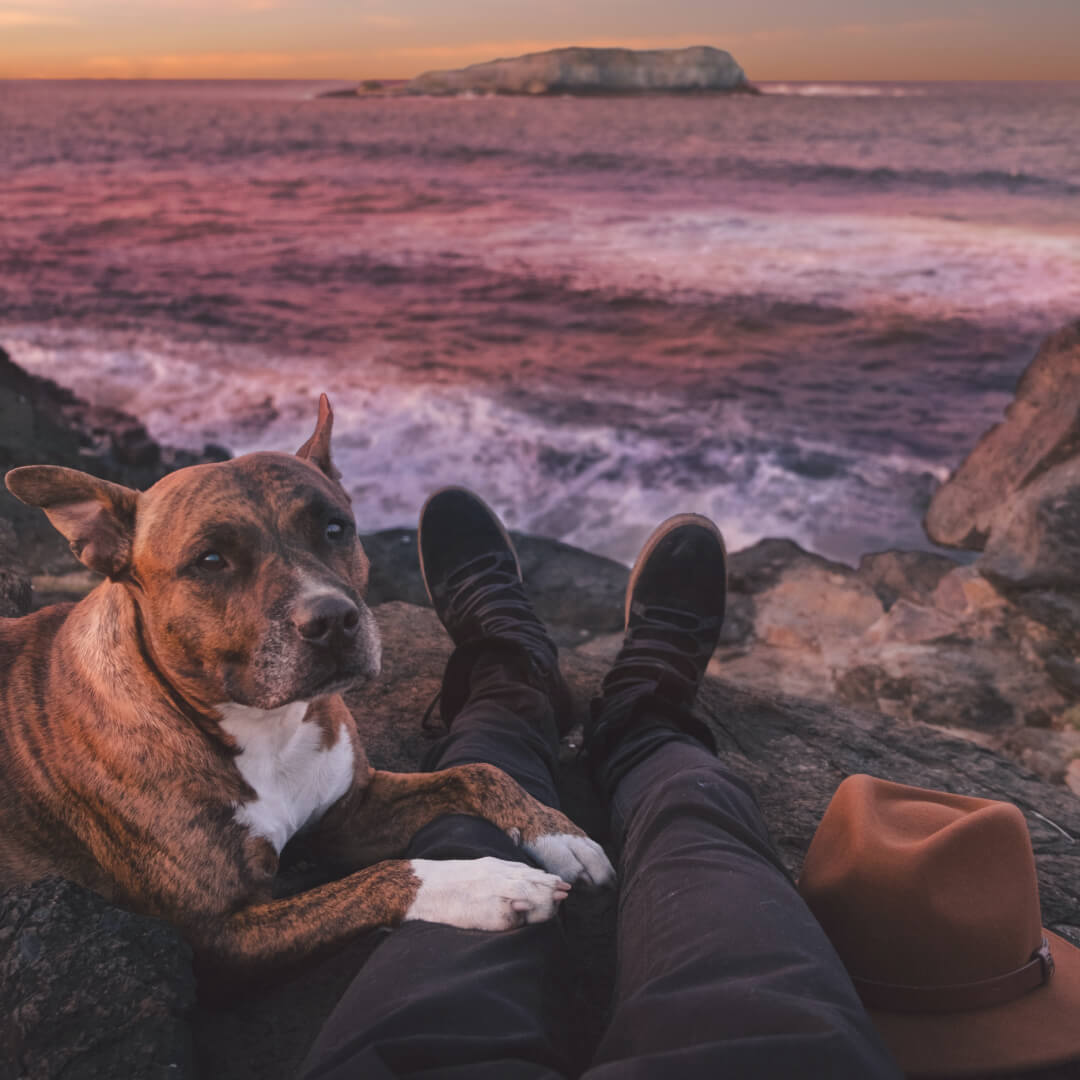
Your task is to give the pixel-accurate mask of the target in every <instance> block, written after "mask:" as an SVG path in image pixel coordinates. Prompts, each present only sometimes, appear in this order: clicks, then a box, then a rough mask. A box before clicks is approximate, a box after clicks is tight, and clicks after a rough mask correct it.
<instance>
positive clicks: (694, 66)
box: [404, 45, 750, 94]
mask: <svg viewBox="0 0 1080 1080" xmlns="http://www.w3.org/2000/svg"><path fill="white" fill-rule="evenodd" d="M749 88H750V84H749V83H748V82H747V78H746V74H745V73H744V72H743V69H742V68H741V67H739V65H738V64H737V63H736V62H735V59H734V58H733V57H732V55H731V54H730V53H728V52H725V51H724V50H723V49H714V48H712V47H711V46H709V45H696V46H693V47H692V48H689V49H646V50H634V49H590V48H581V47H571V48H567V49H552V50H550V51H549V52H540V53H528V54H527V55H525V56H518V57H514V58H513V59H507V60H491V61H488V62H487V63H483V64H473V65H471V66H470V67H466V68H460V69H457V70H453V71H427V72H424V74H422V75H418V76H417V77H416V78H415V79H412V80H411V81H410V82H408V83H406V84H405V88H404V89H405V92H406V93H409V94H461V93H465V92H472V93H481V94H628V93H643V92H648V93H686V92H691V91H699V92H700V91H732V90H746V89H749Z"/></svg>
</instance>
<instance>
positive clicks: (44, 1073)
mask: <svg viewBox="0 0 1080 1080" xmlns="http://www.w3.org/2000/svg"><path fill="white" fill-rule="evenodd" d="M194 1001H195V980H194V977H193V976H192V974H191V952H190V950H189V948H188V946H187V945H186V944H185V942H184V941H183V940H182V939H181V937H180V935H179V933H178V932H177V931H176V930H174V929H173V928H172V927H171V926H169V925H168V924H167V923H165V922H162V921H161V920H160V919H149V918H145V917H143V916H141V915H132V914H131V913H129V912H126V911H121V910H120V909H118V908H115V907H112V906H111V905H109V904H107V903H106V902H105V901H104V900H102V899H101V897H99V896H96V895H95V894H94V893H91V892H87V891H86V890H85V889H82V888H80V887H79V886H78V885H74V884H72V883H71V882H68V881H62V880H61V879H59V878H47V879H45V880H43V881H39V882H37V883H36V884H34V885H28V886H23V887H20V888H16V889H12V890H10V891H9V892H6V893H3V894H0V1078H2V1080H16V1078H19V1080H23V1078H25V1080H52V1078H54V1077H61V1076H63V1077H64V1078H65V1080H93V1078H98V1077H110V1078H111V1077H125V1078H126V1077H131V1078H133V1080H134V1078H139V1080H144V1078H145V1080H174V1078H175V1080H183V1078H185V1077H194V1076H195V1066H194V1057H193V1054H192V1046H191V1038H190V1029H189V1026H188V1022H187V1014H188V1012H189V1011H190V1009H191V1008H192V1006H193V1005H194Z"/></svg>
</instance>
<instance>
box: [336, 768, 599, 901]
mask: <svg viewBox="0 0 1080 1080" xmlns="http://www.w3.org/2000/svg"><path fill="white" fill-rule="evenodd" d="M442 814H475V815H476V816H477V817H482V818H487V820H488V821H491V822H492V823H493V824H495V825H497V826H498V827H499V828H500V829H502V830H503V831H504V832H505V833H507V834H508V835H509V836H511V837H512V838H513V839H514V841H515V842H516V843H519V844H520V845H521V846H522V848H523V849H524V850H525V851H526V852H528V853H529V855H531V856H532V857H533V858H534V859H535V860H536V861H537V862H538V863H540V865H541V866H543V867H544V868H545V869H546V870H550V871H551V872H552V873H553V874H558V875H559V876H560V877H561V878H562V879H563V880H564V881H569V882H574V881H584V882H589V883H592V884H594V885H604V884H607V883H609V882H610V881H612V880H613V879H614V877H615V871H614V869H613V868H612V865H611V863H610V862H609V861H608V858H607V856H606V855H605V854H604V851H603V849H602V848H601V847H600V845H599V844H597V843H596V842H595V841H594V840H590V839H589V838H588V837H587V836H586V835H585V833H584V832H583V831H582V830H581V829H579V828H578V827H577V826H576V825H575V824H574V823H573V822H572V821H570V819H569V818H567V817H566V816H565V815H563V814H561V813H559V811H558V810H553V809H552V808H551V807H549V806H544V805H543V804H542V803H540V802H537V800H536V799H534V798H533V797H532V796H531V795H529V794H528V793H527V792H526V791H524V790H523V789H522V787H521V786H520V785H519V784H518V783H517V782H516V781H515V780H513V779H511V778H510V777H509V776H508V775H507V774H506V773H504V772H503V771H502V770H501V769H498V768H496V767H495V766H494V765H482V764H478V765H458V766H455V767H454V768H450V769H443V770H441V771H439V772H432V773H392V772H384V771H382V770H379V769H376V770H373V771H372V772H371V774H370V778H369V781H368V783H367V785H366V786H364V787H358V788H356V789H354V790H353V791H352V792H350V793H349V794H348V795H346V796H345V797H344V798H343V799H342V800H341V801H340V802H339V803H337V805H336V806H334V807H333V808H332V809H331V810H330V812H329V813H328V814H327V815H326V817H325V818H324V819H323V822H322V824H321V826H320V829H319V835H318V836H317V837H316V838H315V839H316V842H317V843H318V844H319V847H320V848H321V850H323V851H324V852H326V853H327V854H328V855H331V856H332V857H336V858H340V859H344V860H345V861H346V863H347V864H348V865H351V866H355V865H363V864H364V863H371V862H375V861H377V860H379V859H383V858H390V857H393V856H395V855H399V854H400V853H401V852H402V851H404V850H405V848H406V847H407V846H408V843H409V841H410V840H411V839H412V837H413V836H414V835H415V834H416V833H417V832H418V831H419V830H420V829H421V828H422V827H423V826H424V825H426V824H427V823H428V822H429V821H433V820H434V819H435V818H437V817H439V816H440V815H442Z"/></svg>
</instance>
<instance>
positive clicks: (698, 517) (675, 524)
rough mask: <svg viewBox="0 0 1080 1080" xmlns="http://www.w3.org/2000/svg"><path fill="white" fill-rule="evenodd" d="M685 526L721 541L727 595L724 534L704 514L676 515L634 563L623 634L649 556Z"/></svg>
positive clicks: (661, 526) (663, 524) (660, 527)
mask: <svg viewBox="0 0 1080 1080" xmlns="http://www.w3.org/2000/svg"><path fill="white" fill-rule="evenodd" d="M683 525H700V526H701V527H702V528H704V529H707V530H708V531H709V532H711V533H712V534H713V535H714V536H715V537H716V539H717V540H719V541H720V551H721V553H722V554H723V557H724V594H725V596H726V594H727V582H728V561H727V545H726V544H725V543H724V537H723V534H722V533H721V532H720V530H719V529H718V528H717V526H716V523H715V522H713V521H710V520H709V519H708V518H707V517H705V516H704V515H702V514H676V515H675V516H674V517H669V518H668V519H667V521H662V522H661V523H660V524H659V525H657V526H656V528H655V529H654V530H653V532H652V535H651V536H650V537H649V539H648V540H646V541H645V545H644V547H642V549H641V553H640V554H639V555H638V557H637V560H636V561H635V562H634V569H633V570H631V571H630V581H629V583H628V584H627V586H626V604H625V606H624V608H623V632H624V633H625V631H626V629H627V628H628V627H629V626H630V605H631V603H632V601H633V598H634V589H635V588H636V587H637V583H638V578H639V577H640V576H641V572H642V570H643V569H644V567H645V564H646V563H647V562H648V561H649V556H651V555H652V553H653V552H654V551H655V550H656V548H657V547H658V545H659V544H660V541H661V540H663V539H664V537H665V536H667V535H668V533H671V532H674V530H675V529H678V528H681V527H682V526H683Z"/></svg>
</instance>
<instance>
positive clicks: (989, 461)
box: [925, 320, 1080, 551]
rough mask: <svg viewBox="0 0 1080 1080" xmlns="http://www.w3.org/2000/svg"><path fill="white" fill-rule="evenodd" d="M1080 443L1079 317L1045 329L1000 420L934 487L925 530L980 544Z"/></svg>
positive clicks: (952, 542) (940, 538) (954, 542)
mask: <svg viewBox="0 0 1080 1080" xmlns="http://www.w3.org/2000/svg"><path fill="white" fill-rule="evenodd" d="M1078 449H1080V320H1078V321H1076V322H1074V323H1071V324H1069V325H1068V326H1066V327H1064V328H1063V329H1061V330H1059V331H1058V332H1057V333H1055V334H1052V335H1051V336H1050V337H1049V338H1047V339H1046V341H1045V342H1044V343H1043V345H1042V347H1041V348H1040V349H1039V352H1038V354H1037V355H1036V357H1035V359H1034V360H1033V361H1032V362H1031V364H1030V365H1029V367H1028V369H1027V370H1026V371H1025V372H1024V375H1023V377H1022V378H1021V379H1020V382H1019V384H1018V385H1017V388H1016V398H1015V399H1014V401H1013V402H1012V404H1011V405H1010V406H1009V407H1008V409H1007V410H1006V412H1005V419H1004V420H1003V421H1002V422H1001V423H1000V424H997V425H996V426H995V427H993V428H991V429H990V430H989V431H988V432H987V433H986V434H985V435H984V436H983V437H982V438H981V439H980V440H979V441H978V443H977V444H976V446H975V449H974V450H972V452H971V453H970V454H969V455H968V456H967V458H966V459H965V460H964V462H963V464H961V466H960V467H959V468H958V469H957V470H956V472H955V473H953V475H952V476H951V477H950V478H949V479H948V481H947V482H946V483H945V484H944V485H942V487H941V488H939V489H938V491H937V492H936V493H935V495H934V497H933V499H932V500H931V502H930V508H929V510H928V511H927V514H926V522H925V524H926V532H927V535H928V536H929V537H930V539H931V540H934V541H935V542H936V543H939V544H943V545H945V546H946V547H957V548H971V549H974V550H976V551H981V550H982V549H983V548H984V547H985V546H986V542H987V540H988V539H989V537H990V535H991V533H992V532H993V531H994V530H995V529H996V528H998V526H999V523H1000V516H1001V511H1002V508H1003V507H1005V506H1006V504H1007V503H1008V502H1009V501H1010V500H1011V499H1012V497H1013V496H1014V495H1015V494H1016V493H1017V492H1019V491H1021V490H1022V489H1023V488H1025V487H1027V486H1028V485H1029V484H1031V483H1033V482H1034V481H1035V480H1037V479H1038V478H1039V477H1040V476H1041V475H1042V474H1043V473H1045V472H1047V471H1048V470H1050V469H1052V468H1053V467H1054V466H1055V465H1058V464H1060V463H1062V462H1064V461H1068V460H1069V459H1070V458H1072V457H1074V456H1075V454H1076V453H1077V450H1078Z"/></svg>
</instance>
